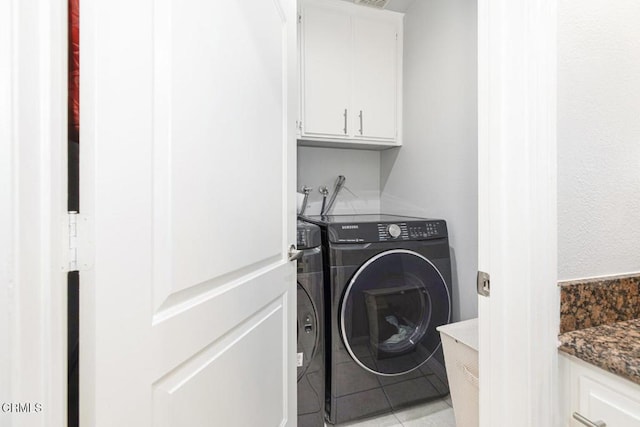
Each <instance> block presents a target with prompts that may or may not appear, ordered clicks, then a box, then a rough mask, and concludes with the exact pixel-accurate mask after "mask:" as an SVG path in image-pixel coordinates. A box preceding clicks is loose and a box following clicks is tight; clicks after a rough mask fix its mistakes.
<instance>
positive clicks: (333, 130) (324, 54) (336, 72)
mask: <svg viewBox="0 0 640 427" xmlns="http://www.w3.org/2000/svg"><path fill="white" fill-rule="evenodd" d="M402 20H403V14H401V13H396V12H390V11H386V10H378V9H373V8H368V7H363V6H357V5H354V4H352V3H347V2H343V1H335V0H306V1H304V2H303V3H302V12H301V24H300V25H301V44H300V46H301V56H300V58H301V61H300V67H301V85H300V87H301V89H302V90H301V95H302V102H301V111H300V121H301V125H300V129H299V130H300V132H299V133H300V135H299V139H300V143H301V144H305V145H316V146H348V147H353V148H373V149H384V148H389V147H395V146H399V145H400V144H401V139H400V134H401V132H400V130H401V129H400V125H401V123H402V121H401V107H402Z"/></svg>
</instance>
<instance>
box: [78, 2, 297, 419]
mask: <svg viewBox="0 0 640 427" xmlns="http://www.w3.org/2000/svg"><path fill="white" fill-rule="evenodd" d="M80 13H81V16H80V25H81V43H80V47H81V52H80V58H81V88H82V92H81V93H82V95H81V96H82V98H81V120H82V122H81V152H80V157H81V160H80V161H81V176H80V186H81V197H80V199H81V215H82V217H81V222H82V223H84V224H86V225H87V228H88V229H89V232H88V234H87V236H88V240H89V243H87V242H86V241H85V243H86V244H84V245H83V246H81V248H80V252H81V264H82V266H81V272H80V283H81V291H80V299H81V302H80V304H81V306H80V313H81V318H80V322H81V323H80V348H81V350H80V352H81V354H80V381H81V384H80V396H81V397H80V418H81V425H83V426H96V427H100V426H105V427H113V426H136V427H143V426H167V427H168V426H176V427H183V426H189V427H197V426H247V427H254V426H285V425H287V426H289V425H295V420H296V408H295V393H296V371H295V369H296V364H295V359H294V356H295V351H296V349H295V348H296V340H295V338H296V337H295V329H294V328H295V326H294V325H295V316H296V313H295V311H296V306H295V265H294V263H292V262H289V261H288V257H287V247H288V244H289V243H290V242H294V243H295V204H294V203H293V195H294V193H295V188H294V180H295V151H294V150H295V140H294V135H295V125H294V122H295V111H296V100H297V96H296V95H297V94H296V91H297V87H296V76H295V60H296V56H295V48H296V39H295V37H296V36H295V35H296V22H295V18H296V2H295V0H272V1H264V0H230V1H225V2H217V1H209V0H182V1H174V0H156V1H129V0H126V1H125V0H115V1H114V0H110V1H104V0H86V1H83V2H82V7H81V11H80ZM82 240H86V239H82Z"/></svg>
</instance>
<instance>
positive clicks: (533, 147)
mask: <svg viewBox="0 0 640 427" xmlns="http://www.w3.org/2000/svg"><path fill="white" fill-rule="evenodd" d="M555 12H556V2H554V1H548V0H532V1H527V2H513V1H511V0H479V2H478V54H479V57H478V100H479V106H478V107H479V108H478V118H479V123H478V138H479V146H478V157H479V164H478V172H479V176H478V184H479V188H478V198H479V207H478V212H479V221H478V249H479V257H478V268H479V269H480V270H481V271H485V272H488V273H490V275H491V280H490V284H491V295H490V297H488V298H487V297H479V302H478V314H479V329H480V330H479V333H480V336H479V338H480V340H479V363H480V376H479V379H480V426H481V427H502V426H504V427H507V426H516V425H517V426H522V427H538V426H557V425H559V420H558V411H557V408H558V405H557V402H558V395H559V393H558V380H557V378H558V371H557V359H558V357H557V349H556V343H557V333H558V325H559V315H560V307H559V292H558V289H557V268H558V267H557V255H556V253H557V248H556V240H557V230H556V193H557V191H556V175H557V172H556V116H555V112H556V85H555V82H556V62H555V61H556V57H555V55H556V36H555V34H556V33H555V31H556V27H555Z"/></svg>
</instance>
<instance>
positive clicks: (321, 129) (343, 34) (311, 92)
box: [301, 1, 353, 138]
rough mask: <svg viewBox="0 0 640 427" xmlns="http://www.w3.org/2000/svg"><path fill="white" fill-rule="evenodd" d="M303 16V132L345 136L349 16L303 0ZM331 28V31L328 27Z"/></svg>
mask: <svg viewBox="0 0 640 427" xmlns="http://www.w3.org/2000/svg"><path fill="white" fill-rule="evenodd" d="M303 11H304V16H303V19H302V31H303V38H302V43H303V46H302V49H301V51H302V76H303V77H302V91H303V93H302V98H303V103H304V104H303V117H302V131H303V134H304V135H307V136H316V137H333V138H335V137H337V138H345V137H346V136H347V135H348V134H350V133H351V132H352V129H350V127H349V117H351V116H352V115H353V111H350V110H349V103H350V94H351V86H350V75H349V74H350V72H351V63H350V61H351V58H350V52H351V18H350V16H349V14H347V13H345V12H344V11H343V10H342V9H340V8H336V7H335V6H332V5H322V4H319V2H311V1H310V2H305V3H304V9H303ZM329 29H330V31H329Z"/></svg>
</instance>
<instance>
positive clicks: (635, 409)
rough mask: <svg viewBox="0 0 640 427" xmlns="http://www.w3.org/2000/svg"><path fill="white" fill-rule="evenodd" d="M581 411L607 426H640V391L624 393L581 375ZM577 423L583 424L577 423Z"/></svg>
mask: <svg viewBox="0 0 640 427" xmlns="http://www.w3.org/2000/svg"><path fill="white" fill-rule="evenodd" d="M579 381H580V398H579V399H580V400H579V402H580V403H579V405H580V413H581V414H582V415H584V416H585V417H587V418H588V419H590V420H592V421H594V422H595V421H603V422H605V423H606V424H607V426H611V427H615V426H624V427H640V393H638V391H636V393H630V392H629V393H624V389H622V388H620V387H616V388H613V387H608V386H606V385H604V384H602V383H600V382H598V381H595V380H593V379H591V378H589V377H588V376H585V375H582V376H580V380H579ZM575 425H581V424H580V423H576V424H575Z"/></svg>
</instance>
